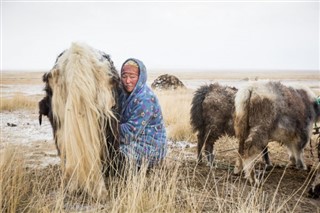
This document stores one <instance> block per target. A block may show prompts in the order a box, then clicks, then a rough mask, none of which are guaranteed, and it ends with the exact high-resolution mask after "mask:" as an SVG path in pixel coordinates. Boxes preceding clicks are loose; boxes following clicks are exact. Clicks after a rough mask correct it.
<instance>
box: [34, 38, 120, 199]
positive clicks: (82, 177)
mask: <svg viewBox="0 0 320 213" xmlns="http://www.w3.org/2000/svg"><path fill="white" fill-rule="evenodd" d="M43 81H44V82H45V83H46V86H45V91H46V95H47V96H46V97H44V99H43V100H41V101H40V102H39V109H40V110H39V114H40V115H39V122H40V123H41V118H42V115H46V116H48V118H49V120H50V123H51V125H52V128H53V132H54V138H55V142H56V146H57V149H58V153H59V155H60V157H61V162H62V163H61V165H62V167H63V172H64V180H65V181H66V186H67V189H68V190H71V191H74V190H78V189H84V190H85V191H86V192H88V193H89V194H90V195H92V197H94V198H101V197H102V196H105V195H106V193H107V192H106V186H105V183H104V175H103V172H104V171H105V170H107V169H108V168H109V167H110V166H112V165H113V164H112V161H113V160H114V157H115V155H116V154H117V150H118V148H119V143H118V141H117V138H118V127H117V124H118V123H117V116H118V114H117V113H116V112H118V111H119V109H118V108H117V106H118V103H117V102H118V100H117V96H118V85H119V82H120V78H119V76H118V73H117V71H116V69H115V67H114V65H113V62H112V61H111V59H110V57H109V56H108V55H106V54H105V53H102V52H100V51H98V50H95V49H93V48H91V47H89V46H87V45H85V44H80V43H73V44H72V45H71V47H70V48H69V49H67V50H66V51H64V52H63V53H62V54H60V55H59V56H58V58H57V60H56V64H55V66H54V67H53V69H52V70H51V71H50V72H49V73H46V74H45V75H44V76H43Z"/></svg>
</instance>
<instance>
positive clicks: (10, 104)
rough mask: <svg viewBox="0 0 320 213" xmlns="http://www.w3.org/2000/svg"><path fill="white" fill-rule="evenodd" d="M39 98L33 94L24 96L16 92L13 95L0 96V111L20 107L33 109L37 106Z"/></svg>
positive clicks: (18, 108)
mask: <svg viewBox="0 0 320 213" xmlns="http://www.w3.org/2000/svg"><path fill="white" fill-rule="evenodd" d="M38 101H39V99H37V98H35V97H33V96H30V97H29V96H25V95H22V94H20V93H16V94H14V95H13V97H7V98H1V101H0V112H2V111H5V110H8V111H14V110H20V109H28V110H34V109H36V108H37V106H38Z"/></svg>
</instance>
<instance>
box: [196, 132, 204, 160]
mask: <svg viewBox="0 0 320 213" xmlns="http://www.w3.org/2000/svg"><path fill="white" fill-rule="evenodd" d="M197 137H198V144H197V148H198V162H199V163H201V162H202V147H203V144H204V142H205V141H204V140H205V133H204V132H203V131H199V132H198V135H197Z"/></svg>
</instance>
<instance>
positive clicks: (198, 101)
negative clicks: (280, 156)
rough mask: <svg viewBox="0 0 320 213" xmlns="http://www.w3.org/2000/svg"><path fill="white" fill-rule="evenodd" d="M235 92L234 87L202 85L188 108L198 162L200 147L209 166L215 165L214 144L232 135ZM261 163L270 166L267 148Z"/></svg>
mask: <svg viewBox="0 0 320 213" xmlns="http://www.w3.org/2000/svg"><path fill="white" fill-rule="evenodd" d="M237 91H238V90H237V89H236V88H235V87H229V86H222V85H220V84H218V83H214V84H210V85H204V86H201V87H200V88H199V89H197V90H196V91H195V93H194V96H193V99H192V106H191V112H190V114H191V126H192V129H193V131H194V132H197V133H198V134H197V139H198V147H197V149H198V161H199V162H201V161H202V148H203V145H205V148H204V150H205V151H204V152H205V155H206V156H207V159H208V163H209V165H210V166H212V165H213V163H214V154H213V153H214V143H215V141H216V140H218V139H219V137H221V136H222V135H224V134H227V135H229V136H235V131H234V118H233V117H234V110H235V107H234V98H235V94H236V92H237ZM264 152H265V155H264V160H265V162H266V164H267V165H271V163H270V160H269V157H268V150H267V148H266V149H265V150H264Z"/></svg>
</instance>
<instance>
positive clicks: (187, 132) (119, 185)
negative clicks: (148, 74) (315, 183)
mask: <svg viewBox="0 0 320 213" xmlns="http://www.w3.org/2000/svg"><path fill="white" fill-rule="evenodd" d="M157 95H158V98H159V100H160V103H161V106H162V111H163V115H164V119H165V123H166V127H167V130H168V136H169V138H170V140H172V141H174V142H178V141H189V142H190V141H196V137H195V135H194V134H193V133H192V131H191V126H190V120H189V119H190V107H191V105H190V104H191V100H192V96H193V91H191V90H181V91H157ZM40 99H41V98H38V97H26V96H23V95H22V94H16V95H14V97H13V98H1V108H0V111H1V112H3V111H15V110H20V109H27V110H30V111H35V110H37V104H38V101H39V100H40ZM35 117H36V116H35ZM8 128H11V127H8ZM12 137H14V136H12ZM40 143H44V142H42V141H41V142H40ZM47 143H52V144H53V143H54V142H53V141H50V142H47ZM52 144H51V145H52ZM52 147H54V146H53V145H52ZM236 147H237V142H236V140H235V139H234V138H231V137H227V136H223V137H221V138H220V139H219V140H218V141H217V142H216V146H215V149H216V167H215V168H210V167H208V166H206V165H205V164H197V161H196V149H195V147H187V148H185V149H182V148H172V149H170V151H169V153H168V158H167V160H166V161H165V162H163V165H161V166H159V167H156V168H154V169H152V170H150V171H147V169H146V167H142V168H141V169H140V171H139V172H134V170H133V169H132V168H130V167H129V168H128V173H127V176H126V178H120V177H110V178H108V179H107V180H106V185H107V190H108V197H107V198H106V199H105V200H104V201H102V200H92V199H90V198H89V197H88V196H87V195H86V193H84V192H81V191H79V192H77V193H74V194H72V193H70V192H67V191H66V190H65V187H64V184H63V177H62V172H61V168H60V166H59V165H50V166H45V167H37V166H35V165H33V164H32V161H30V155H28V154H30V153H28V152H34V148H35V147H28V148H26V146H17V145H15V147H13V146H11V145H5V144H4V143H2V141H1V142H0V212H248V213H251V212H252V213H255V212H259V213H260V212H270V213H271V212H319V211H320V207H319V206H320V205H319V202H320V201H317V200H316V201H314V200H311V199H309V198H307V197H306V190H307V189H308V186H309V184H310V180H311V179H312V174H313V173H312V172H313V170H308V171H297V170H294V169H291V168H287V167H285V166H284V165H285V164H286V163H287V161H286V159H287V154H286V151H285V150H283V149H282V147H281V146H280V145H278V144H277V143H271V145H270V153H271V160H272V162H273V163H274V164H275V167H274V168H273V169H272V171H270V172H269V173H268V174H266V175H265V176H264V177H265V179H264V180H263V184H262V186H261V187H260V188H257V187H254V186H251V185H250V184H249V183H247V182H246V181H245V180H244V179H243V178H242V177H241V176H234V175H233V174H232V168H233V165H234V161H235V158H236V157H237V150H236ZM312 147H313V148H314V147H315V143H313V145H312V146H309V145H308V146H307V148H306V150H305V155H306V158H307V159H306V163H307V164H308V165H313V166H315V164H316V162H317V161H315V159H317V156H313V154H311V152H310V150H311V149H312ZM37 152H39V150H38V151H37Z"/></svg>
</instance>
